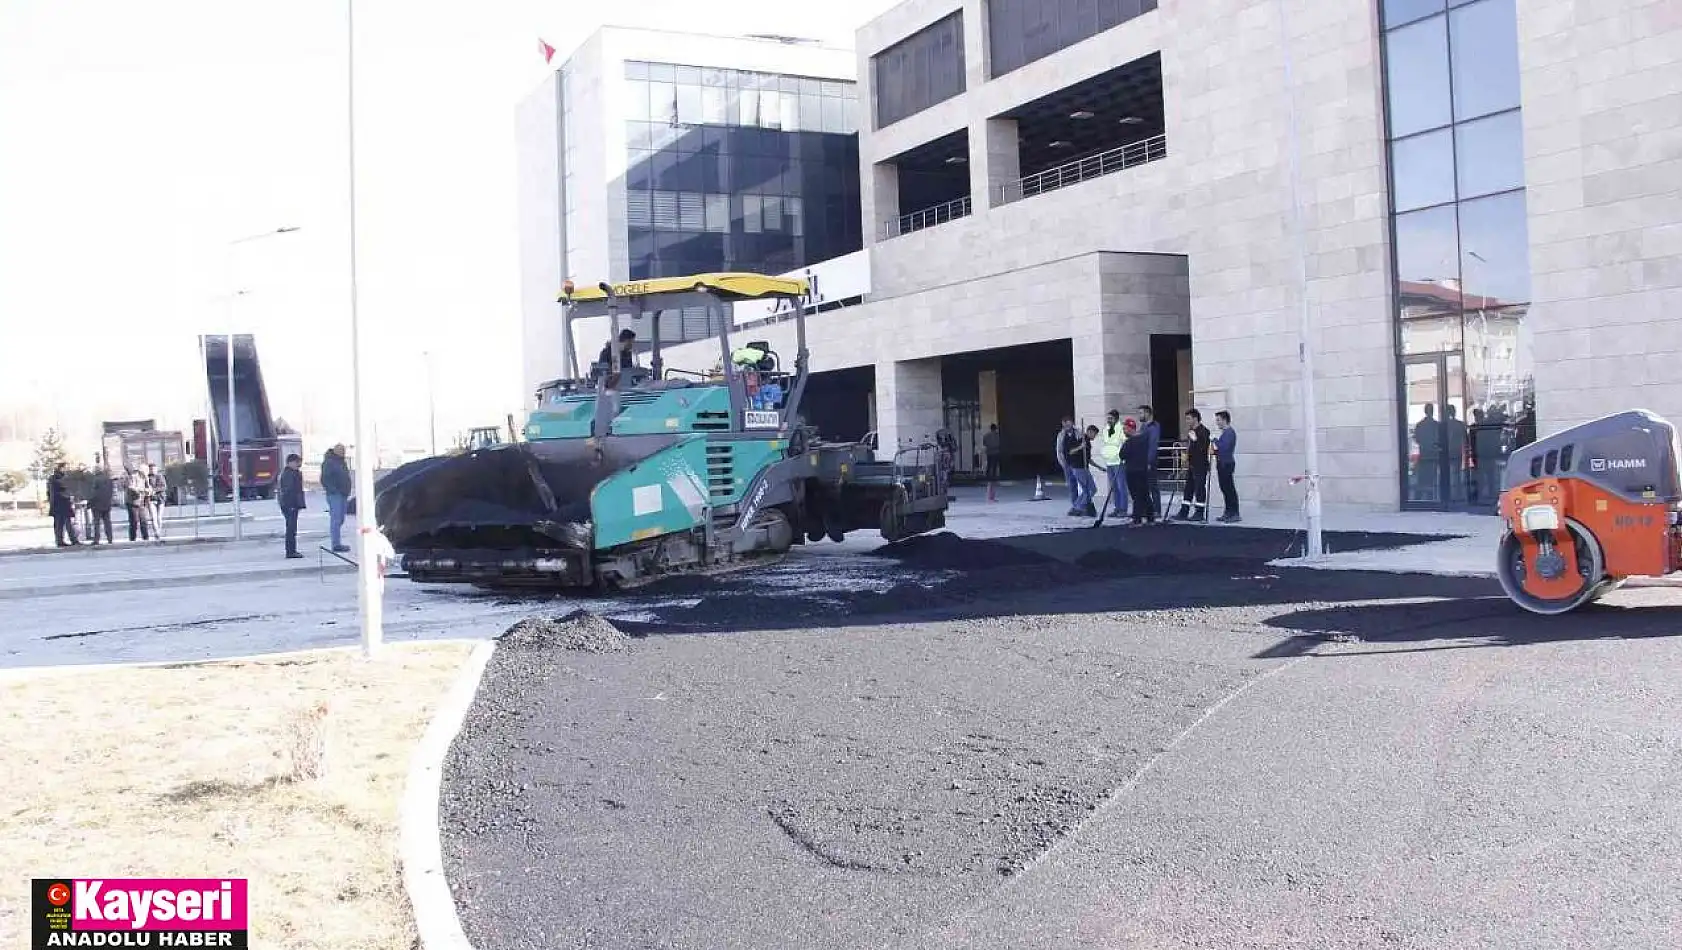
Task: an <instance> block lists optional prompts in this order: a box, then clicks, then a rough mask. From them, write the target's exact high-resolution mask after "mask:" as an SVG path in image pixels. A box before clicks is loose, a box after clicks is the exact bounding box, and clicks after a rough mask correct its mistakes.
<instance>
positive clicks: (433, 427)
mask: <svg viewBox="0 0 1682 950" xmlns="http://www.w3.org/2000/svg"><path fill="white" fill-rule="evenodd" d="M421 357H422V358H423V359H425V360H426V437H427V441H428V445H429V446H430V451H429V454H430V455H432V456H433V457H435V458H436V457H437V455H438V402H437V400H436V399H435V398H433V394H432V351H431V350H427V351H425V352H423V353H421Z"/></svg>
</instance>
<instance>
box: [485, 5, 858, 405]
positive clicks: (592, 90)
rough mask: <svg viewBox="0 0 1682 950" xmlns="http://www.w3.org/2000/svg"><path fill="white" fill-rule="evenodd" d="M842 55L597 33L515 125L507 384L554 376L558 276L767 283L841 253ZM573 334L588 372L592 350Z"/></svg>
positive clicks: (852, 141)
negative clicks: (517, 343)
mask: <svg viewBox="0 0 1682 950" xmlns="http://www.w3.org/2000/svg"><path fill="white" fill-rule="evenodd" d="M853 72H854V56H853V53H852V52H851V51H850V50H837V49H830V48H825V47H821V46H817V45H815V44H813V43H811V42H807V41H800V40H794V39H789V38H780V37H745V38H736V37H715V36H697V35H692V34H678V33H663V32H657V31H650V30H636V29H617V28H609V29H604V30H601V31H599V32H597V33H596V34H595V35H593V36H592V37H591V38H590V39H589V40H587V41H586V42H585V43H584V44H583V45H582V46H580V47H579V49H578V50H577V51H576V52H574V53H573V54H572V55H571V56H570V57H569V58H568V59H567V60H566V62H565V63H564V65H562V66H561V67H560V68H559V69H557V70H555V71H554V73H553V74H551V75H550V76H549V77H548V78H547V79H546V80H545V81H544V83H543V84H542V85H541V86H540V87H539V88H538V89H537V90H536V91H535V92H533V93H532V94H531V95H530V96H529V97H528V98H527V99H526V100H525V101H524V102H523V103H521V105H520V108H519V112H518V136H519V161H520V169H519V185H520V207H521V212H520V217H521V235H520V239H521V254H522V260H521V264H522V281H523V308H524V314H523V318H524V328H525V336H524V342H525V353H524V360H525V362H524V366H525V383H526V391H527V392H528V393H529V392H531V391H532V390H533V389H534V388H535V386H536V385H537V383H539V382H541V381H542V380H546V379H552V378H554V377H556V376H558V375H561V374H562V373H563V371H564V370H563V357H562V336H561V314H560V309H559V307H558V306H557V305H556V303H555V297H556V295H557V293H558V292H559V289H560V287H561V284H562V282H563V281H564V280H566V279H568V278H571V279H575V280H579V281H585V282H588V283H592V284H593V283H595V282H597V281H600V280H604V279H605V280H611V281H622V280H636V279H641V278H647V277H663V276H671V275H677V274H685V273H701V272H708V271H722V270H748V271H758V272H761V273H781V272H784V271H789V270H793V269H795V268H800V267H804V266H805V265H807V264H811V263H814V262H816V261H822V260H828V259H831V258H837V257H841V256H844V255H846V254H849V253H852V252H856V251H858V250H859V249H860V247H861V246H862V238H863V236H862V234H861V229H860V220H861V219H860V199H859V158H858V136H857V127H856V116H857V114H858V112H859V109H858V99H857V95H858V93H857V86H856V84H855V83H854V82H853ZM601 337H602V333H601V330H600V328H598V327H594V326H587V327H581V328H580V329H579V332H578V333H577V340H578V345H579V346H580V347H581V348H582V349H587V350H588V351H589V352H588V353H585V354H583V356H582V362H584V363H586V364H587V363H588V362H589V360H590V359H591V358H592V357H593V356H594V353H595V349H596V348H598V347H600V345H601V344H602V342H603V340H602V339H601Z"/></svg>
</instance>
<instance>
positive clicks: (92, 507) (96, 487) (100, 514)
mask: <svg viewBox="0 0 1682 950" xmlns="http://www.w3.org/2000/svg"><path fill="white" fill-rule="evenodd" d="M116 500H117V486H116V485H115V484H113V483H112V481H111V470H110V469H108V468H106V467H105V466H103V465H101V466H100V467H99V468H96V469H94V472H93V497H91V498H89V499H88V511H89V512H90V513H91V514H92V515H93V530H92V532H91V537H89V538H88V540H89V541H91V542H93V545H94V546H95V547H98V546H99V529H100V528H104V529H105V543H106V544H116V543H117V542H116V539H115V538H113V537H111V506H112V505H113V504H115V503H116Z"/></svg>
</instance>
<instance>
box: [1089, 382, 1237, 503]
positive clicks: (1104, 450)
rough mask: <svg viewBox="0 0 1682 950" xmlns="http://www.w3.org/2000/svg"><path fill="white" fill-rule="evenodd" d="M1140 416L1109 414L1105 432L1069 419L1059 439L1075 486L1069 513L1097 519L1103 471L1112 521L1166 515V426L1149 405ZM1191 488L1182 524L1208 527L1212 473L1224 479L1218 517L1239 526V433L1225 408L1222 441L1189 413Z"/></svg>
mask: <svg viewBox="0 0 1682 950" xmlns="http://www.w3.org/2000/svg"><path fill="white" fill-rule="evenodd" d="M1137 411H1138V418H1137V419H1134V418H1131V417H1130V418H1128V419H1125V420H1124V419H1122V417H1121V413H1120V412H1118V411H1117V410H1114V409H1111V410H1110V411H1109V412H1108V413H1107V414H1106V416H1105V427H1104V428H1103V429H1100V428H1099V427H1098V426H1087V427H1086V431H1084V432H1082V431H1081V430H1080V429H1078V428H1076V426H1075V421H1074V419H1073V418H1072V417H1068V416H1065V417H1064V418H1063V427H1062V429H1061V430H1060V431H1059V432H1058V435H1057V464H1058V465H1059V467H1061V468H1062V470H1063V475H1064V478H1065V480H1066V481H1067V482H1068V486H1069V514H1070V515H1071V516H1074V517H1086V518H1096V517H1097V516H1098V507H1097V496H1098V485H1097V483H1096V481H1095V480H1094V479H1093V477H1092V470H1093V468H1095V467H1096V468H1097V469H1098V470H1100V471H1102V472H1103V473H1104V474H1105V478H1106V480H1107V481H1108V487H1109V496H1110V499H1111V501H1110V513H1109V517H1112V518H1130V519H1131V521H1132V523H1133V524H1136V525H1138V524H1156V523H1157V522H1159V521H1162V520H1165V519H1164V518H1163V516H1162V515H1163V513H1162V484H1161V475H1160V467H1161V451H1162V426H1161V424H1160V423H1158V422H1157V420H1156V413H1155V411H1154V410H1153V409H1152V408H1151V407H1150V406H1148V405H1147V406H1139V407H1138V410H1137ZM1185 421H1186V441H1185V447H1184V452H1185V484H1184V486H1183V491H1182V493H1181V496H1180V510H1179V512H1178V513H1177V514H1176V515H1175V519H1176V520H1179V521H1190V522H1197V523H1205V524H1206V523H1208V521H1209V474H1210V471H1211V470H1214V471H1215V472H1216V474H1217V475H1218V478H1219V483H1220V489H1221V497H1222V502H1223V503H1224V506H1225V510H1224V511H1223V513H1222V514H1221V516H1220V517H1219V518H1218V519H1216V520H1218V521H1220V522H1222V523H1224V524H1234V523H1237V522H1238V521H1240V520H1241V519H1240V517H1239V513H1238V487H1237V484H1236V482H1235V479H1234V473H1235V472H1236V470H1237V452H1238V433H1237V432H1236V431H1234V429H1233V428H1232V416H1231V414H1230V413H1228V412H1227V411H1225V410H1222V411H1220V412H1218V413H1216V414H1215V425H1216V427H1217V428H1218V429H1219V430H1220V434H1219V435H1218V436H1211V434H1210V432H1209V429H1208V427H1206V426H1205V425H1204V424H1203V414H1202V413H1201V412H1199V411H1198V410H1196V409H1188V410H1186V415H1185Z"/></svg>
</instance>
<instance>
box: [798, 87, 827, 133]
mask: <svg viewBox="0 0 1682 950" xmlns="http://www.w3.org/2000/svg"><path fill="white" fill-rule="evenodd" d="M823 103H824V99H823V96H821V95H816V94H810V93H804V92H803V93H801V94H800V130H801V131H802V132H822V131H823Z"/></svg>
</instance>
